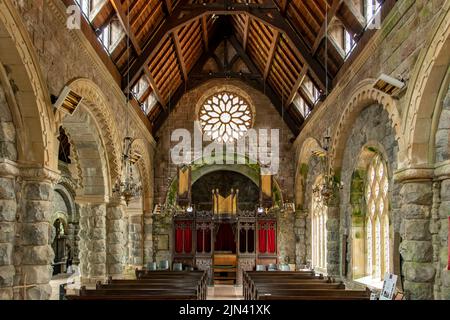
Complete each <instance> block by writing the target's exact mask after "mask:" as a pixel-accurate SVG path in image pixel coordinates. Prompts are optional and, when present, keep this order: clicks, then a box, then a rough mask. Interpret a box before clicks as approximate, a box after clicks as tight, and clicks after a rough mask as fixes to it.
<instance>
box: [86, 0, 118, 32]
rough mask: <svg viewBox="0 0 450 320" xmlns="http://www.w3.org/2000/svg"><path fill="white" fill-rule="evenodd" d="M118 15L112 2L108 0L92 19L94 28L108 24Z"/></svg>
mask: <svg viewBox="0 0 450 320" xmlns="http://www.w3.org/2000/svg"><path fill="white" fill-rule="evenodd" d="M115 15H116V11H115V10H114V7H113V6H112V5H111V3H110V2H106V3H105V4H104V5H103V6H102V7H101V8H100V10H99V11H98V13H97V14H96V15H95V17H94V19H92V21H91V25H92V28H93V29H94V30H97V29H100V28H101V27H102V26H104V25H106V24H107V23H108V22H109V21H111V19H112V18H113V17H114V16H115Z"/></svg>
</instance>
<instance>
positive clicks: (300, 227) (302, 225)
mask: <svg viewBox="0 0 450 320" xmlns="http://www.w3.org/2000/svg"><path fill="white" fill-rule="evenodd" d="M307 215H308V212H307V211H305V210H297V211H295V226H294V228H295V229H294V231H295V267H296V268H297V269H299V268H303V267H305V265H306V264H307V262H306V242H307V233H306V217H307Z"/></svg>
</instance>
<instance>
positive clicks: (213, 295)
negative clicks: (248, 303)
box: [207, 284, 244, 300]
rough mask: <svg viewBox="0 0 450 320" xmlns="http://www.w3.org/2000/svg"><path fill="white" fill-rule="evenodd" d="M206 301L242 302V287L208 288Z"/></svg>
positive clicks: (218, 286) (223, 285) (216, 286)
mask: <svg viewBox="0 0 450 320" xmlns="http://www.w3.org/2000/svg"><path fill="white" fill-rule="evenodd" d="M207 300H244V297H243V295H242V286H233V285H226V284H219V285H215V286H214V287H208V297H207Z"/></svg>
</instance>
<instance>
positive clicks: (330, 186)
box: [312, 10, 343, 204]
mask: <svg viewBox="0 0 450 320" xmlns="http://www.w3.org/2000/svg"><path fill="white" fill-rule="evenodd" d="M326 97H328V10H327V11H326V12H325V99H326ZM330 144H331V134H330V128H327V130H326V131H325V135H324V137H323V141H322V147H321V148H320V147H319V148H317V149H316V150H314V151H313V152H312V153H313V155H314V156H316V157H317V158H319V161H320V164H321V167H322V172H323V179H322V183H319V184H317V185H316V186H315V187H314V188H313V190H312V192H313V193H314V194H315V195H316V196H319V197H321V198H322V199H323V200H324V202H325V203H327V204H328V203H329V202H330V200H332V199H333V198H334V197H335V196H336V194H337V193H338V191H339V190H340V189H342V187H343V183H342V182H340V181H339V180H338V179H337V178H336V177H335V175H334V172H333V168H332V165H331V156H330Z"/></svg>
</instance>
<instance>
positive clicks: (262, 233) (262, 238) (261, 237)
mask: <svg viewBox="0 0 450 320" xmlns="http://www.w3.org/2000/svg"><path fill="white" fill-rule="evenodd" d="M266 235H267V230H266V229H265V223H264V222H260V223H259V231H258V248H259V252H260V253H265V252H266Z"/></svg>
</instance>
